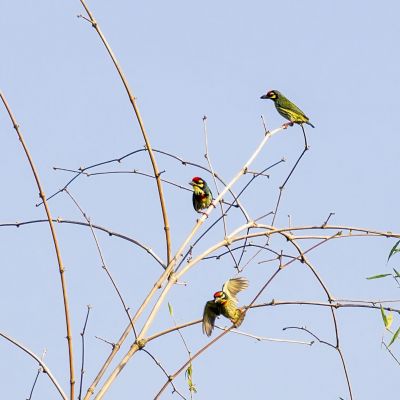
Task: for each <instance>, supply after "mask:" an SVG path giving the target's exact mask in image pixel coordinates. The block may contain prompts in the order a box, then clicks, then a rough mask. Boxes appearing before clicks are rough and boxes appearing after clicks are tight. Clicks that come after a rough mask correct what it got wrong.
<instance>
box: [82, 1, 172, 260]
mask: <svg viewBox="0 0 400 400" xmlns="http://www.w3.org/2000/svg"><path fill="white" fill-rule="evenodd" d="M80 2H81V4H82V6H83V8H84V9H85V11H86V13H87V15H88V17H89V18H88V19H89V22H90V23H91V24H92V27H93V28H94V29H95V30H96V32H97V34H98V35H99V37H100V39H101V41H102V42H103V44H104V46H105V48H106V49H107V52H108V54H109V55H110V57H111V60H112V62H113V63H114V66H115V68H116V70H117V72H118V75H119V77H120V78H121V81H122V83H123V85H124V87H125V90H126V93H127V95H128V97H129V101H130V102H131V104H132V107H133V110H134V112H135V115H136V119H137V121H138V123H139V126H140V130H141V132H142V136H143V140H144V142H145V144H146V149H147V151H148V153H149V157H150V161H151V165H152V167H153V172H154V176H155V178H156V182H157V190H158V196H159V199H160V206H161V212H162V217H163V221H164V231H165V241H166V245H167V264H169V262H170V260H171V235H170V228H169V222H168V214H167V208H166V205H165V199H164V193H163V187H162V183H161V178H160V172H159V170H158V166H157V162H156V159H155V157H154V153H153V149H152V147H151V144H150V140H149V137H148V135H147V132H146V129H145V127H144V123H143V120H142V117H141V115H140V112H139V107H138V105H137V103H136V98H135V96H134V95H133V92H132V89H131V88H130V87H129V83H128V80H127V79H126V77H125V74H124V72H123V71H122V68H121V66H120V64H119V62H118V60H117V57H116V56H115V54H114V52H113V51H112V49H111V47H110V45H109V44H108V42H107V40H106V38H105V36H104V34H103V32H102V31H101V29H100V27H99V24H98V23H97V21H96V20H95V19H94V16H93V14H92V12H91V11H90V10H89V8H88V6H87V5H86V2H85V1H84V0H80Z"/></svg>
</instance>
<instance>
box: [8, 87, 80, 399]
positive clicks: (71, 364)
mask: <svg viewBox="0 0 400 400" xmlns="http://www.w3.org/2000/svg"><path fill="white" fill-rule="evenodd" d="M0 98H1V100H2V102H3V104H4V107H5V108H6V110H7V113H8V115H9V117H10V120H11V122H12V124H13V127H14V129H15V132H16V133H17V135H18V138H19V141H20V143H21V145H22V147H23V149H24V153H25V155H26V158H27V160H28V162H29V165H30V168H31V170H32V173H33V176H34V178H35V181H36V185H37V187H38V189H39V197H40V198H41V199H42V201H43V204H44V207H45V210H46V215H47V220H48V222H49V227H50V231H51V236H52V238H53V244H54V250H55V252H56V256H57V262H58V269H59V272H60V278H61V287H62V296H63V300H64V315H65V325H66V330H67V346H68V356H69V380H70V399H71V400H73V399H74V398H75V372H74V352H73V342H72V329H71V320H70V312H69V302H68V292H67V282H66V279H65V274H64V272H65V269H64V264H63V261H62V258H61V252H60V248H59V245H58V239H57V234H56V230H55V228H54V224H53V218H52V216H51V212H50V208H49V206H48V204H47V199H46V195H45V194H44V191H43V189H42V184H41V182H40V178H39V174H38V172H37V169H36V167H35V164H34V162H33V159H32V157H31V155H30V152H29V150H28V147H27V145H26V143H25V140H24V137H23V136H22V133H21V131H20V129H19V125H18V123H17V121H16V119H15V117H14V115H13V113H12V111H11V108H10V106H9V105H8V103H7V100H6V98H5V97H4V95H3V93H2V92H0Z"/></svg>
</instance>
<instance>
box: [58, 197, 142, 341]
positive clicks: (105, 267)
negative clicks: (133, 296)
mask: <svg viewBox="0 0 400 400" xmlns="http://www.w3.org/2000/svg"><path fill="white" fill-rule="evenodd" d="M65 192H66V193H67V194H68V196H69V197H70V198H71V200H72V201H73V202H74V204H75V205H76V207H77V208H78V209H79V211H80V212H81V214H82V215H83V218H85V220H86V221H87V223H88V224H89V227H90V231H91V232H92V236H93V239H94V241H95V244H96V248H97V252H98V253H99V256H100V260H101V267H102V268H103V269H104V271H105V272H106V274H107V276H108V278H109V279H110V281H111V284H112V285H113V288H114V290H115V292H116V293H117V295H118V298H119V300H120V301H121V304H122V307H123V308H124V312H125V313H126V315H127V317H128V321H129V322H130V323H131V324H132V329H133V333H134V335H135V338H136V336H137V335H136V329H135V326H134V325H133V323H132V319H131V315H130V314H129V307H127V305H126V303H125V300H124V298H123V297H122V293H121V291H120V290H119V288H118V286H117V283H116V282H115V279H114V278H113V276H112V275H111V272H110V269H109V268H108V266H107V264H106V260H105V258H104V255H103V251H102V250H101V247H100V243H99V241H98V239H97V235H96V232H95V231H94V229H93V226H92V222H91V220H90V218H89V217H88V216H87V215H86V213H85V212H84V211H83V210H82V208H81V206H80V205H79V203H78V202H77V200H76V199H75V197H74V196H72V194H71V193H70V192H69V191H68V189H65Z"/></svg>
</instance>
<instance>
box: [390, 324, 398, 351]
mask: <svg viewBox="0 0 400 400" xmlns="http://www.w3.org/2000/svg"><path fill="white" fill-rule="evenodd" d="M399 334H400V328H398V329H397V331H396V332H395V333H394V335H393V337H392V339H391V340H390V342H389V344H388V347H390V346H391V345H392V344H393V342H394V341H395V340H396V339H397V337H398V336H399Z"/></svg>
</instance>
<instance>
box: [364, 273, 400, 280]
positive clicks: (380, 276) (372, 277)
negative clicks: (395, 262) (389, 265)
mask: <svg viewBox="0 0 400 400" xmlns="http://www.w3.org/2000/svg"><path fill="white" fill-rule="evenodd" d="M389 275H392V274H379V275H374V276H369V277H368V278H365V279H368V280H371V279H380V278H384V277H385V276H389ZM399 277H400V276H399Z"/></svg>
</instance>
